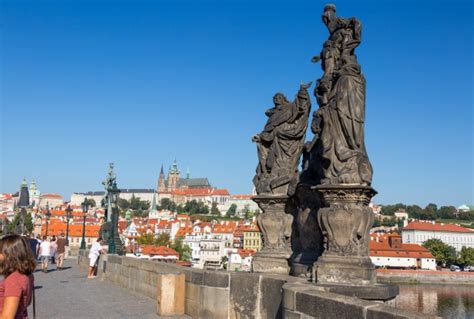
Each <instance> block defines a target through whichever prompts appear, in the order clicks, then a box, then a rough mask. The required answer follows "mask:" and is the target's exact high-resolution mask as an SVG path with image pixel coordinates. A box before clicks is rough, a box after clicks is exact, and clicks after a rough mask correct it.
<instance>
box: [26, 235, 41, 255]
mask: <svg viewBox="0 0 474 319" xmlns="http://www.w3.org/2000/svg"><path fill="white" fill-rule="evenodd" d="M28 243H29V244H30V248H31V252H32V253H33V257H35V260H37V259H38V250H39V242H38V240H37V239H36V238H35V234H33V233H31V234H30V238H28Z"/></svg>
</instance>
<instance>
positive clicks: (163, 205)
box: [158, 198, 178, 212]
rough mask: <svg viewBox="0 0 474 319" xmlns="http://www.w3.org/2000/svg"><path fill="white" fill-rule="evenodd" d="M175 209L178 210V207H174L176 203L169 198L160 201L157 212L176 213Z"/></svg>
mask: <svg viewBox="0 0 474 319" xmlns="http://www.w3.org/2000/svg"><path fill="white" fill-rule="evenodd" d="M177 208H178V205H176V203H175V202H173V201H172V200H171V199H169V198H163V199H161V201H160V205H159V206H158V209H159V210H169V211H172V212H174V211H176V210H177Z"/></svg>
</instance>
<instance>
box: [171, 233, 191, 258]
mask: <svg viewBox="0 0 474 319" xmlns="http://www.w3.org/2000/svg"><path fill="white" fill-rule="evenodd" d="M170 248H172V249H174V250H175V251H176V252H177V253H178V254H179V259H180V260H184V261H190V260H191V256H192V251H193V250H192V249H191V247H189V246H188V245H185V244H183V239H182V238H181V237H177V238H175V240H174V241H173V243H172V244H171V245H170Z"/></svg>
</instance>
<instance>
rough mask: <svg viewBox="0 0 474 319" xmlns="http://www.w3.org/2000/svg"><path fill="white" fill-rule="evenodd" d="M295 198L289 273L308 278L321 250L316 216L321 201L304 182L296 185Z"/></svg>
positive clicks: (320, 237) (320, 236)
mask: <svg viewBox="0 0 474 319" xmlns="http://www.w3.org/2000/svg"><path fill="white" fill-rule="evenodd" d="M295 198H296V199H297V201H296V206H297V210H296V213H295V221H294V222H293V233H292V249H293V255H292V256H291V273H290V274H291V275H292V276H298V277H307V278H309V277H311V276H312V268H313V264H314V262H315V261H316V260H317V259H318V257H319V256H321V253H322V251H323V237H322V233H321V230H320V228H319V226H318V220H317V217H316V216H317V212H318V210H319V208H320V207H321V202H320V199H319V196H318V194H315V192H314V191H313V190H311V188H310V186H309V185H306V184H300V185H299V186H298V188H297V190H296V194H295Z"/></svg>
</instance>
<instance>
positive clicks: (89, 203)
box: [86, 198, 97, 207]
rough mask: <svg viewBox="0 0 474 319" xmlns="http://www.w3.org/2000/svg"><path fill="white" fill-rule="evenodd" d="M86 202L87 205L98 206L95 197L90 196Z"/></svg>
mask: <svg viewBox="0 0 474 319" xmlns="http://www.w3.org/2000/svg"><path fill="white" fill-rule="evenodd" d="M86 203H87V205H89V207H96V206H97V204H96V202H95V200H94V199H93V198H88V199H87V201H86Z"/></svg>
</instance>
